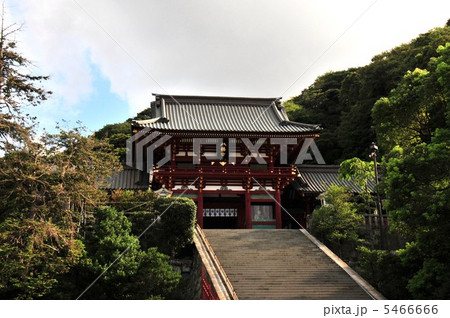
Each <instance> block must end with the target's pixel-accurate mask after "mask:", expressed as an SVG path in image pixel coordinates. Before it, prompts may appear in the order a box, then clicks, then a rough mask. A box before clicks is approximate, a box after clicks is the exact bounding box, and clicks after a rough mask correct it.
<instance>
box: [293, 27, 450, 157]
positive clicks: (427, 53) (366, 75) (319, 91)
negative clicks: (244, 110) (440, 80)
mask: <svg viewBox="0 0 450 318" xmlns="http://www.w3.org/2000/svg"><path fill="white" fill-rule="evenodd" d="M446 42H450V27H449V26H448V25H447V26H445V27H443V28H435V29H432V30H430V31H429V32H426V33H424V34H421V35H419V36H418V37H417V38H415V39H414V40H412V41H411V42H410V43H407V44H402V45H400V46H398V47H395V48H393V49H392V50H390V51H388V52H383V53H381V54H378V55H376V56H375V57H373V59H372V61H371V63H370V64H368V65H366V66H363V67H358V68H352V69H349V70H347V71H337V72H330V73H327V74H324V75H322V76H319V77H318V78H317V79H316V81H315V82H314V83H313V84H312V85H311V86H310V87H308V88H307V89H305V90H304V91H303V92H302V93H301V94H300V95H299V96H296V97H293V98H292V99H290V100H289V101H288V102H287V103H285V105H286V106H287V108H288V109H291V111H290V112H289V116H290V118H291V119H292V120H295V121H300V122H305V123H311V124H322V125H323V128H324V130H323V132H322V134H321V137H320V138H319V139H318V141H317V144H318V147H319V149H320V150H321V152H322V153H323V154H324V158H325V160H326V162H327V163H340V162H341V161H342V160H344V159H347V158H352V157H358V158H361V159H363V158H367V155H368V154H369V150H368V146H369V145H370V143H371V142H372V141H374V140H375V131H374V128H373V126H374V124H373V119H372V109H373V107H374V104H375V102H377V101H378V100H379V99H380V98H382V97H386V96H388V95H389V93H390V91H391V90H392V89H394V88H396V87H397V86H398V84H399V83H400V82H401V81H402V80H404V79H403V77H404V76H405V74H406V72H407V71H411V72H414V70H415V69H421V70H424V69H427V67H428V64H429V61H430V59H433V58H437V57H438V56H439V55H440V53H439V52H437V51H436V49H437V48H438V47H439V46H444V45H445V43H446ZM442 73H445V67H444V68H442ZM447 74H448V71H447ZM447 76H448V75H447ZM443 77H445V76H443ZM405 88H407V87H405ZM435 88H437V87H433V86H429V87H427V88H426V91H429V92H430V91H431V92H432V91H433V89H435ZM428 95H429V96H433V98H438V95H437V94H434V93H430V94H428ZM422 97H423V99H424V100H426V97H425V96H422ZM434 102H435V105H436V106H438V100H434ZM292 104H294V105H298V106H299V108H295V107H294V106H293V105H292ZM433 113H434V111H433ZM384 118H385V119H386V120H383V123H386V121H388V120H389V116H388V115H387V116H384ZM434 119H435V120H437V121H438V120H439V116H435V117H434ZM430 124H431V125H436V123H433V122H430ZM375 128H376V129H378V128H379V127H378V126H377V124H375ZM380 150H385V149H380ZM386 151H389V149H386Z"/></svg>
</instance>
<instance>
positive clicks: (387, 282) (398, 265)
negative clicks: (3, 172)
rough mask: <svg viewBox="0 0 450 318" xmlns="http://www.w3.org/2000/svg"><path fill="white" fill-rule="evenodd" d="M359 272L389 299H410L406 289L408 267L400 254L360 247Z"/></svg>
mask: <svg viewBox="0 0 450 318" xmlns="http://www.w3.org/2000/svg"><path fill="white" fill-rule="evenodd" d="M358 252H359V261H358V267H359V273H360V274H361V275H362V276H363V277H364V278H365V279H367V280H368V282H369V283H370V284H371V285H372V286H373V287H375V288H376V289H377V290H378V291H379V292H380V293H381V294H382V295H383V296H384V297H386V298H387V299H410V298H411V295H410V293H409V292H408V291H407V289H406V284H407V283H408V279H407V275H406V273H407V270H408V269H407V267H406V266H405V265H404V264H403V263H402V260H401V259H400V257H399V255H398V254H397V253H393V252H390V251H385V250H371V249H369V248H367V247H365V246H360V247H358Z"/></svg>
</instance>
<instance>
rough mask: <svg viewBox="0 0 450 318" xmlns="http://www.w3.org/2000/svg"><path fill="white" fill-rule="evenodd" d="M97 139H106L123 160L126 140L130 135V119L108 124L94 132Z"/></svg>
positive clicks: (123, 160) (122, 160)
mask: <svg viewBox="0 0 450 318" xmlns="http://www.w3.org/2000/svg"><path fill="white" fill-rule="evenodd" d="M95 137H96V138H98V139H105V140H107V141H108V142H109V143H110V144H111V145H112V146H113V147H114V150H115V152H116V154H117V155H118V156H119V159H120V161H121V162H125V156H126V153H127V146H126V141H127V139H128V138H130V137H131V125H130V121H129V120H128V121H125V122H123V123H118V124H108V125H105V126H104V127H102V128H101V129H100V130H98V131H97V132H95Z"/></svg>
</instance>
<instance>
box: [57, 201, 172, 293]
mask: <svg viewBox="0 0 450 318" xmlns="http://www.w3.org/2000/svg"><path fill="white" fill-rule="evenodd" d="M95 217H96V219H95V224H94V225H93V226H92V228H91V229H90V230H89V231H87V232H86V239H85V244H86V254H85V256H84V258H83V260H82V262H80V263H79V264H78V265H77V266H76V267H74V268H73V269H72V271H71V273H70V274H69V275H67V276H65V277H62V278H63V279H61V281H62V283H61V285H60V286H59V288H58V289H57V291H56V292H55V297H60V298H75V297H78V296H79V295H80V294H81V293H82V292H83V291H84V290H85V289H86V288H87V287H88V286H89V285H90V283H92V282H93V281H94V280H95V279H96V278H97V277H99V276H100V275H102V274H103V275H102V276H101V278H100V279H99V280H98V281H96V283H95V284H93V285H92V287H90V288H89V290H87V291H86V293H84V294H83V296H82V297H81V298H82V299H86V298H87V299H161V298H164V297H166V296H167V295H170V293H171V292H172V291H173V289H174V288H175V287H176V286H177V284H178V282H179V280H180V278H181V277H180V274H179V273H177V272H175V271H174V270H173V268H172V266H171V265H170V264H169V263H168V260H169V258H168V257H167V256H166V255H164V254H161V253H158V252H157V249H156V248H149V249H147V250H142V249H141V248H140V246H139V240H138V239H137V237H136V236H133V235H132V234H131V222H130V221H129V220H128V219H127V218H126V217H125V215H124V214H123V213H121V212H117V211H116V210H115V209H114V208H110V207H105V208H102V209H99V210H97V211H96V213H95ZM125 251H126V252H125ZM111 264H113V265H112V266H111Z"/></svg>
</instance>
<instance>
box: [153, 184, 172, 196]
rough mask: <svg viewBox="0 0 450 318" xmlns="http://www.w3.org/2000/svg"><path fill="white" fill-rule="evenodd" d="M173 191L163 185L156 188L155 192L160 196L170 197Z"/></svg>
mask: <svg viewBox="0 0 450 318" xmlns="http://www.w3.org/2000/svg"><path fill="white" fill-rule="evenodd" d="M172 193H173V192H172V191H170V190H169V189H167V188H166V187H165V186H163V187H162V188H161V189H159V190H156V191H155V194H156V196H157V197H158V198H168V197H171V196H172Z"/></svg>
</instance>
